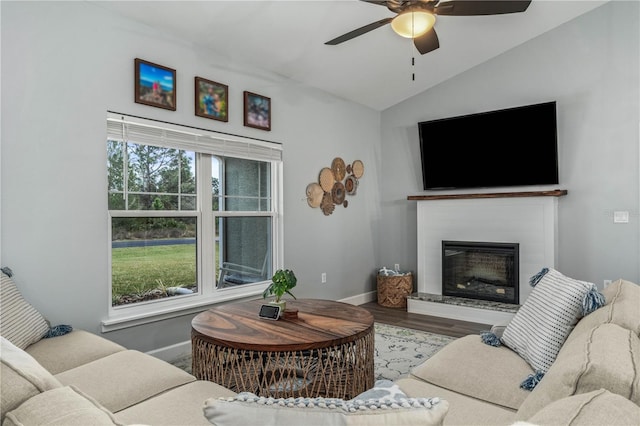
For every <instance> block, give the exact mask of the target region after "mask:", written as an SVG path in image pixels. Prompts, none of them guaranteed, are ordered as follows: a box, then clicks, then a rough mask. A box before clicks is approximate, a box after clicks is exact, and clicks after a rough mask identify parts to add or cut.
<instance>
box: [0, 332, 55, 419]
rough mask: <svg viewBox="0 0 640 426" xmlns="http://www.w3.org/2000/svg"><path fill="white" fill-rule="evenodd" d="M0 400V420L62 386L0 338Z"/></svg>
mask: <svg viewBox="0 0 640 426" xmlns="http://www.w3.org/2000/svg"><path fill="white" fill-rule="evenodd" d="M0 361H1V369H0V376H1V377H2V385H1V387H0V396H1V401H2V405H0V412H1V413H2V419H0V422H2V421H3V420H4V415H5V413H7V412H8V411H11V410H13V409H14V408H16V407H18V406H20V404H22V403H23V402H25V401H26V400H28V399H29V398H31V397H33V396H35V395H37V394H39V393H41V392H45V391H47V390H50V389H55V388H59V387H62V384H61V383H60V382H59V381H58V380H57V379H56V378H55V377H54V376H53V375H52V374H51V373H49V372H48V371H47V370H45V369H44V367H42V366H41V365H40V364H39V363H38V362H37V361H36V360H35V359H33V357H32V356H31V355H29V354H28V353H26V352H25V351H23V350H22V349H20V348H18V347H16V346H15V345H13V344H12V343H11V342H9V341H8V340H7V339H5V338H4V337H2V336H0Z"/></svg>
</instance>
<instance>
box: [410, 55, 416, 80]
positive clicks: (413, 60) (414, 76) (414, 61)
mask: <svg viewBox="0 0 640 426" xmlns="http://www.w3.org/2000/svg"><path fill="white" fill-rule="evenodd" d="M415 66H416V58H415V56H412V57H411V69H412V70H413V69H415V68H414V67H415ZM411 81H416V73H415V71H413V72H412V73H411Z"/></svg>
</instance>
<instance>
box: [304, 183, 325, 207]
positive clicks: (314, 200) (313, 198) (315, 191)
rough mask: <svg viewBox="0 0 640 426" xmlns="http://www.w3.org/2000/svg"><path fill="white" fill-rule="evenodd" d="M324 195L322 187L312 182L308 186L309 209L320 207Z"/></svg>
mask: <svg viewBox="0 0 640 426" xmlns="http://www.w3.org/2000/svg"><path fill="white" fill-rule="evenodd" d="M323 195H324V191H323V190H322V187H321V186H320V185H318V184H317V183H315V182H312V183H310V184H309V185H307V203H308V204H309V207H312V208H315V207H320V203H321V202H322V196H323Z"/></svg>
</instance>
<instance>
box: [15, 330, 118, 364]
mask: <svg viewBox="0 0 640 426" xmlns="http://www.w3.org/2000/svg"><path fill="white" fill-rule="evenodd" d="M26 350H27V352H28V353H29V354H31V356H33V357H34V358H35V359H36V360H37V361H38V362H39V363H40V364H41V365H42V366H43V367H44V368H46V369H47V370H49V371H50V372H51V373H52V374H58V373H61V372H63V371H66V370H70V369H72V368H75V367H78V366H80V365H83V364H87V363H89V362H91V361H95V360H97V359H100V358H104V357H105V356H107V355H111V354H114V353H116V352H120V351H124V350H125V348H124V347H122V346H120V345H118V344H117V343H114V342H112V341H110V340H107V339H105V338H103V337H100V336H98V335H95V334H93V333H89V332H87V331H84V330H73V331H72V332H71V333H69V334H65V335H63V336H58V337H52V338H49V339H42V340H40V341H39V342H37V343H34V344H33V345H31V346H29V347H28V348H27V349H26Z"/></svg>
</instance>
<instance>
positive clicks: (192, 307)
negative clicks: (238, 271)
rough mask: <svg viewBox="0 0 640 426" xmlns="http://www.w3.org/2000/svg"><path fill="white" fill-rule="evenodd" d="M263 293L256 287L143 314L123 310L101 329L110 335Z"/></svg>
mask: <svg viewBox="0 0 640 426" xmlns="http://www.w3.org/2000/svg"><path fill="white" fill-rule="evenodd" d="M263 291H264V288H261V287H258V288H255V287H254V288H253V289H250V290H249V291H243V292H242V293H238V292H228V293H226V294H225V292H217V293H216V294H215V295H213V296H209V297H207V296H196V297H192V298H185V300H184V301H183V302H181V303H179V304H172V305H167V304H166V303H165V304H163V303H159V304H158V306H157V308H155V309H153V310H150V311H146V312H143V311H141V310H140V309H129V310H123V312H117V313H113V314H111V315H110V316H109V318H107V319H105V320H103V321H102V323H101V328H102V332H103V333H108V332H110V331H115V330H122V329H125V328H129V327H136V326H139V325H143V324H149V323H152V322H157V321H162V320H166V319H170V318H175V317H180V316H184V315H190V314H195V313H199V312H202V311H203V310H204V309H203V308H204V307H208V306H211V305H216V304H219V303H225V302H230V301H236V300H241V299H245V298H247V299H248V298H255V296H260V297H261V296H262V292H263Z"/></svg>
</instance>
